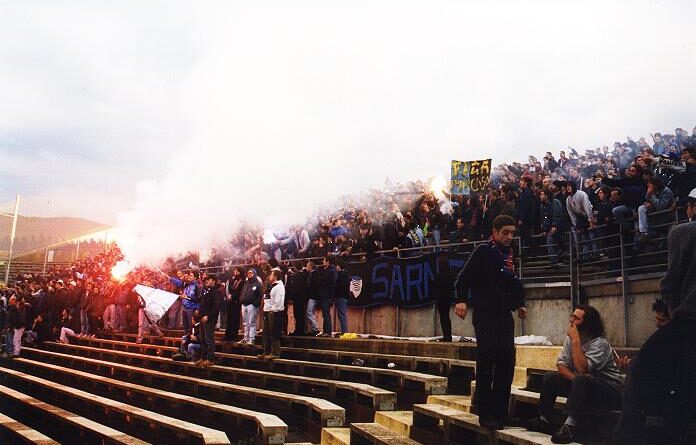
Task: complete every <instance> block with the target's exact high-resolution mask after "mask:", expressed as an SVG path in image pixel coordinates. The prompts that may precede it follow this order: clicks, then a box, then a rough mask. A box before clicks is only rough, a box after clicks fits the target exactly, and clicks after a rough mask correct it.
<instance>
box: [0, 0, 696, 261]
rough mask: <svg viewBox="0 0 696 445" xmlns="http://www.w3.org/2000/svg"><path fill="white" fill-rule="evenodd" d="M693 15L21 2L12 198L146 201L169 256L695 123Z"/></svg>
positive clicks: (10, 121) (12, 112)
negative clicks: (256, 227) (464, 172)
mask: <svg viewBox="0 0 696 445" xmlns="http://www.w3.org/2000/svg"><path fill="white" fill-rule="evenodd" d="M39 5H40V7H39ZM695 5H696V3H694V2H690V1H674V2H659V3H655V2H651V1H647V0H637V1H634V2H630V5H629V3H627V2H621V1H602V2H599V1H594V2H593V1H590V2H583V3H577V2H576V3H572V2H550V1H549V2H533V3H529V2H527V3H520V2H512V1H510V2H506V1H502V2H485V1H467V2H461V1H442V2H436V3H429V4H427V5H426V4H424V3H422V2H412V1H386V0H385V1H375V2H369V3H360V2H350V3H340V2H326V1H321V2H320V1H297V2H281V1H275V2H266V3H263V4H261V3H246V4H245V3H242V2H217V3H212V2H206V3H205V4H204V5H203V6H199V5H196V7H197V8H202V9H194V8H193V7H192V6H191V4H190V3H189V2H175V1H169V2H159V3H157V2H147V3H143V2H139V1H130V2H128V1H123V2H118V3H113V4H109V5H106V4H104V3H103V2H87V1H83V2H59V1H56V2H33V1H29V0H28V1H25V2H14V3H12V2H8V3H7V5H5V7H4V8H3V14H2V15H0V83H1V84H2V85H3V93H5V94H4V96H3V97H4V100H3V101H0V159H2V162H0V206H2V203H4V202H8V203H9V204H8V205H11V201H12V199H13V197H14V194H15V193H16V192H19V193H20V194H22V195H23V197H24V201H23V203H25V204H24V207H23V212H24V213H25V214H31V215H37V216H38V215H41V216H57V215H79V216H82V217H87V218H95V219H97V220H100V221H105V222H114V219H115V218H114V215H115V214H116V212H117V210H122V209H124V208H126V209H130V211H129V212H126V213H121V214H120V216H119V218H118V220H119V224H120V225H122V226H123V227H124V228H126V229H128V230H127V231H128V232H129V233H130V235H125V234H124V235H123V238H124V239H125V238H127V237H130V238H131V242H129V243H127V244H128V245H129V246H132V247H129V248H128V250H129V251H130V252H131V256H132V258H133V259H134V261H138V262H140V261H156V260H158V259H160V258H161V257H164V256H168V255H169V254H173V253H177V252H182V251H183V252H185V251H188V250H193V251H201V250H203V249H206V248H209V247H210V246H211V245H213V244H216V243H217V244H220V243H224V242H225V240H226V239H227V237H228V235H229V233H230V232H231V231H232V230H234V229H235V228H237V227H239V222H240V220H249V221H252V222H257V223H259V224H261V225H263V226H265V227H266V228H269V229H273V230H283V229H284V228H285V227H286V226H287V225H288V224H292V223H296V222H302V221H303V220H304V218H306V217H307V216H308V215H310V214H311V213H313V211H314V210H315V209H316V207H317V206H318V205H319V203H323V202H327V201H331V200H333V199H335V198H336V197H338V196H341V195H344V194H346V193H354V192H358V191H361V190H365V189H368V188H371V187H381V186H382V185H383V184H384V179H385V178H386V177H389V178H391V179H392V180H393V182H404V181H407V180H412V179H424V178H429V177H433V176H438V175H442V176H444V177H446V176H447V174H448V172H449V162H450V160H451V159H460V160H467V159H482V158H488V157H492V158H493V159H494V163H497V162H500V161H511V160H522V159H524V158H526V156H527V155H528V154H530V153H531V154H536V155H537V156H538V157H540V156H539V154H541V153H543V152H545V151H546V150H553V151H557V150H558V149H561V148H565V147H566V146H568V145H572V146H575V147H578V148H581V147H582V148H594V147H596V146H597V145H604V144H611V143H612V142H613V141H615V140H624V138H625V136H626V135H631V136H634V137H636V138H637V137H640V136H649V132H650V131H668V130H670V129H672V128H674V127H675V126H682V127H684V128H692V126H693V124H694V122H693V116H694V115H696V105H694V102H693V100H692V99H691V96H692V95H691V94H690V93H691V92H692V91H694V89H696V77H694V76H693V72H694V70H696V58H694V57H691V54H692V53H693V44H692V42H691V40H690V39H688V38H685V37H684V36H685V35H686V33H688V31H687V30H688V29H690V28H689V26H690V23H691V22H692V21H693V19H694V11H695V8H696V6H695ZM41 153H49V154H50V155H51V156H43V155H42V154H41ZM144 178H147V179H145V180H143V179H144ZM138 181H140V183H139V185H138V186H137V188H136V187H134V186H133V184H135V183H136V182H138ZM134 189H136V190H137V196H136V193H134ZM47 203H49V204H47ZM124 203H127V204H126V205H124ZM131 203H132V204H131ZM3 208H4V207H3Z"/></svg>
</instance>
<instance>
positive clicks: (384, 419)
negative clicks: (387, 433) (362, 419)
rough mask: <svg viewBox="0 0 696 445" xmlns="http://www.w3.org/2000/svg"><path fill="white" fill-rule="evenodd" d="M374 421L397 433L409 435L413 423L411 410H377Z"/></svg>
mask: <svg viewBox="0 0 696 445" xmlns="http://www.w3.org/2000/svg"><path fill="white" fill-rule="evenodd" d="M375 423H379V424H380V425H382V426H383V427H386V428H389V429H390V430H392V431H394V432H395V433H397V434H400V435H402V436H406V437H409V436H410V435H411V426H412V425H413V411H377V412H376V413H375Z"/></svg>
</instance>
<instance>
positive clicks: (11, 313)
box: [5, 304, 19, 329]
mask: <svg viewBox="0 0 696 445" xmlns="http://www.w3.org/2000/svg"><path fill="white" fill-rule="evenodd" d="M18 318H19V310H18V309H17V305H16V304H15V305H14V306H10V305H9V304H8V305H7V315H6V316H5V327H6V328H9V329H14V328H16V327H17V320H18Z"/></svg>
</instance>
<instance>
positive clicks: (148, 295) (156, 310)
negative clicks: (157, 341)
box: [133, 284, 179, 323]
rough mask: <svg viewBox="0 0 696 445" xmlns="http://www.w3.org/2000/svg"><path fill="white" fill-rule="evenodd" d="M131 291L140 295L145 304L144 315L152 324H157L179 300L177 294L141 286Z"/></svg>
mask: <svg viewBox="0 0 696 445" xmlns="http://www.w3.org/2000/svg"><path fill="white" fill-rule="evenodd" d="M133 290H134V291H135V292H136V293H137V294H138V295H140V298H141V299H142V300H143V302H144V303H145V308H144V310H145V314H147V318H148V319H149V320H150V321H151V322H153V323H157V322H158V321H159V320H160V318H162V316H164V314H165V313H166V312H167V311H168V310H169V308H170V307H171V305H172V304H174V302H175V301H176V300H177V299H178V298H179V296H178V295H177V294H173V293H171V292H167V291H164V290H161V289H154V288H152V287H147V286H143V285H142V284H138V285H137V286H135V288H134V289H133Z"/></svg>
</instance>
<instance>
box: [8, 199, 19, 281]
mask: <svg viewBox="0 0 696 445" xmlns="http://www.w3.org/2000/svg"><path fill="white" fill-rule="evenodd" d="M18 211H19V195H17V198H16V199H15V209H14V216H13V217H12V234H11V235H10V250H9V253H8V255H7V268H6V269H5V286H7V285H8V284H9V281H10V266H11V265H12V247H13V246H14V240H15V233H16V232H17V214H18Z"/></svg>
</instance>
